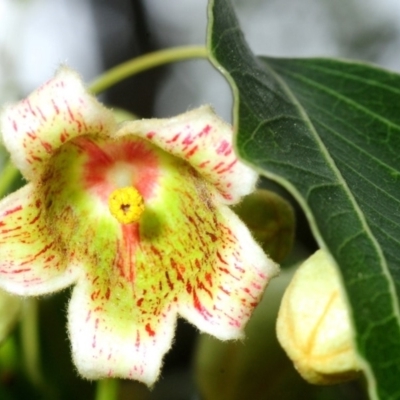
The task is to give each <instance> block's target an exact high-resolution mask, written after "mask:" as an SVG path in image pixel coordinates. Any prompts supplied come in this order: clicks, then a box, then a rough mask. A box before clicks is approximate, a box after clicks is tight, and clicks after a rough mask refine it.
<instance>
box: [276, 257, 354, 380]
mask: <svg viewBox="0 0 400 400" xmlns="http://www.w3.org/2000/svg"><path fill="white" fill-rule="evenodd" d="M277 334H278V340H279V342H280V343H281V345H282V347H283V348H284V349H285V351H286V353H287V354H288V356H289V357H290V358H291V360H292V361H293V363H294V365H295V367H296V369H297V370H298V371H299V373H300V374H301V375H302V376H303V378H304V379H306V380H307V381H308V382H310V383H313V384H333V383H337V382H341V381H345V380H349V379H352V378H355V377H356V376H357V374H358V372H359V371H360V369H361V367H360V361H359V358H358V355H357V352H356V349H355V344H354V332H353V327H352V324H351V321H350V315H349V307H348V305H347V302H346V297H345V294H344V292H343V289H342V283H341V280H340V277H339V275H338V272H337V270H336V267H335V265H334V263H333V260H332V258H331V256H330V255H329V254H328V253H327V252H324V251H322V250H319V251H317V252H316V253H315V254H314V255H313V256H311V257H310V258H309V259H308V260H307V261H306V262H304V263H303V264H302V265H301V266H300V268H299V269H298V270H297V271H296V274H295V275H294V277H293V279H292V281H291V283H290V284H289V286H288V288H287V289H286V291H285V294H284V297H283V300H282V303H281V306H280V310H279V314H278V321H277Z"/></svg>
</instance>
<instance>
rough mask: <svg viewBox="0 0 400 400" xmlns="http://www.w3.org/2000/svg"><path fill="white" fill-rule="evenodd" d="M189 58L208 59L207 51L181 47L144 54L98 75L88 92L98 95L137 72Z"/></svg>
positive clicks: (202, 48)
mask: <svg viewBox="0 0 400 400" xmlns="http://www.w3.org/2000/svg"><path fill="white" fill-rule="evenodd" d="M191 58H208V53H207V49H206V48H205V47H204V46H182V47H173V48H171V49H165V50H159V51H155V52H153V53H148V54H144V55H143V56H139V57H136V58H134V59H132V60H129V61H127V62H125V63H122V64H120V65H117V66H116V67H114V68H111V69H110V70H108V71H107V72H105V73H104V74H103V75H100V76H99V77H98V78H97V79H95V80H94V81H93V82H92V83H91V84H90V85H89V90H90V91H91V92H92V93H94V94H98V93H100V92H103V91H104V90H106V89H108V88H109V87H110V86H112V85H115V84H116V83H118V82H120V81H122V80H123V79H126V78H128V77H130V76H132V75H135V74H138V73H139V72H143V71H146V70H148V69H150V68H154V67H158V66H160V65H164V64H168V63H172V62H176V61H183V60H188V59H191Z"/></svg>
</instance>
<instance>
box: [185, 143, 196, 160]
mask: <svg viewBox="0 0 400 400" xmlns="http://www.w3.org/2000/svg"><path fill="white" fill-rule="evenodd" d="M198 149H199V146H197V145H196V146H194V147H193V148H192V149H191V150H190V151H189V152H188V153H187V154H186V157H191V156H192V155H193V154H195V153H196V151H197V150H198Z"/></svg>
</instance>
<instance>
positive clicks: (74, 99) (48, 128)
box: [1, 67, 115, 180]
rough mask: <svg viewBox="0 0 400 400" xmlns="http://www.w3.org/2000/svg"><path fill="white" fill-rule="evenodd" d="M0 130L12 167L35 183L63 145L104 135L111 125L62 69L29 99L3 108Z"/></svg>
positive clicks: (108, 117)
mask: <svg viewBox="0 0 400 400" xmlns="http://www.w3.org/2000/svg"><path fill="white" fill-rule="evenodd" d="M1 127H2V136H3V141H4V145H5V146H6V148H7V149H8V151H9V152H10V154H11V158H12V160H13V161H14V163H15V165H16V166H17V168H18V169H19V170H20V171H21V173H22V174H23V175H24V177H25V178H26V179H28V180H35V179H36V178H37V177H38V174H40V173H41V172H42V171H43V168H44V167H45V165H46V161H47V160H48V159H49V158H50V157H51V155H52V154H54V152H55V150H56V149H57V148H59V147H60V146H61V145H62V144H63V143H65V142H66V141H68V140H71V139H73V138H74V137H76V136H79V135H84V134H93V135H100V134H103V135H104V134H105V133H106V132H109V131H113V130H114V128H115V121H114V117H113V114H112V112H111V111H110V110H108V109H107V108H105V107H104V106H103V105H102V104H100V103H99V102H98V101H97V100H96V99H95V98H94V97H93V96H91V95H90V94H89V93H88V92H87V91H86V89H85V88H84V86H83V84H82V81H81V80H80V78H79V76H78V74H77V73H75V72H73V71H71V70H70V69H68V68H66V67H63V68H60V69H59V71H58V72H57V74H56V76H55V77H54V78H53V79H51V80H50V81H48V82H47V83H45V84H44V85H43V86H41V87H40V88H39V89H37V90H35V91H34V92H33V93H32V94H31V95H30V96H29V97H27V98H26V99H24V100H22V101H21V102H19V103H17V104H15V105H11V106H9V107H7V108H6V109H5V110H4V111H3V113H2V118H1Z"/></svg>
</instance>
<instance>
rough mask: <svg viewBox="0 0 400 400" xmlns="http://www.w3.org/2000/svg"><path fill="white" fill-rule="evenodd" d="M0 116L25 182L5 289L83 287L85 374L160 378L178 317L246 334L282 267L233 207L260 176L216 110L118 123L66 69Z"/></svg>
mask: <svg viewBox="0 0 400 400" xmlns="http://www.w3.org/2000/svg"><path fill="white" fill-rule="evenodd" d="M1 124H2V125H1V130H2V137H3V141H4V144H5V146H6V147H7V149H8V151H9V152H10V154H11V158H12V160H13V161H14V163H15V165H16V166H17V167H18V168H19V170H20V171H21V173H22V174H23V176H24V177H25V179H26V180H27V181H28V183H27V184H26V186H24V187H23V188H21V189H20V190H18V191H17V192H15V193H13V194H11V195H9V196H8V197H6V198H5V199H3V200H2V201H1V202H0V286H1V287H3V288H4V289H5V290H7V291H9V292H12V293H17V294H20V295H40V294H44V293H51V292H54V291H56V290H60V289H62V288H65V287H67V286H69V285H71V284H75V287H74V289H73V292H72V298H71V301H70V304H69V308H68V329H69V335H70V339H71V343H72V353H73V359H74V362H75V364H76V366H77V368H78V370H79V372H80V373H81V374H82V375H83V376H84V377H87V378H89V379H97V378H102V377H107V376H116V377H123V378H132V379H137V380H140V381H143V382H145V383H147V384H149V385H151V384H152V383H153V382H154V381H155V380H156V379H157V377H158V375H159V371H160V366H161V363H162V357H163V355H164V353H165V352H166V351H167V350H168V349H169V348H170V346H171V342H172V339H173V333H174V328H175V323H176V319H177V316H182V317H184V318H185V319H187V320H188V321H189V322H191V323H193V324H194V325H195V326H197V327H198V328H199V329H200V330H201V331H204V332H207V333H209V334H211V335H214V336H216V337H218V338H220V339H223V340H225V339H235V338H240V337H242V335H243V327H244V324H245V323H246V321H247V320H248V318H249V316H250V314H251V311H252V310H253V308H254V307H255V306H256V305H257V303H258V302H259V300H260V297H261V294H262V292H263V289H264V287H265V285H266V284H267V282H268V280H269V279H270V278H271V277H272V276H273V275H275V273H276V271H277V267H276V266H275V264H274V263H273V262H272V261H271V260H270V259H269V258H268V257H267V256H266V255H264V253H263V252H262V250H261V249H260V247H259V246H258V245H257V244H256V243H255V242H254V240H253V239H252V237H251V235H250V234H249V232H248V230H247V228H246V227H245V226H244V224H243V223H242V222H241V221H240V220H239V219H238V217H237V216H236V215H235V214H234V213H233V212H232V211H231V210H230V208H229V207H228V205H230V204H234V203H236V202H238V201H239V200H240V198H241V197H242V196H243V195H245V194H247V193H249V192H251V191H252V190H253V189H254V186H255V182H256V178H257V176H256V174H255V173H254V172H253V171H252V170H251V169H249V168H248V167H246V166H244V165H243V164H241V163H240V162H239V161H238V160H237V158H236V156H235V154H234V152H233V149H232V130H231V128H230V127H229V126H228V125H227V124H225V123H224V122H223V121H221V120H220V119H218V117H217V116H216V115H215V114H214V113H213V111H212V110H211V109H210V108H209V107H207V106H204V107H200V108H199V109H196V110H193V111H189V112H186V113H185V114H182V115H179V116H177V117H175V118H170V119H150V120H137V121H131V122H125V123H123V124H121V125H117V123H116V122H115V119H114V116H113V114H112V112H111V111H110V110H108V109H106V108H105V107H104V106H103V105H101V104H100V103H98V102H97V100H96V99H95V98H94V97H92V96H91V95H90V94H88V93H87V92H86V90H85V89H84V87H83V85H82V83H81V81H80V78H79V77H78V76H77V75H76V73H74V72H72V71H70V70H68V69H67V68H61V69H60V70H59V71H58V73H57V74H56V76H55V78H54V79H52V80H50V81H49V82H47V83H46V84H45V85H43V86H42V87H41V88H39V89H38V90H36V91H35V92H34V93H32V94H31V95H30V96H29V97H28V98H27V99H25V100H23V101H21V102H20V103H18V104H16V105H14V106H10V107H8V108H6V109H5V110H4V112H3V114H2V117H1Z"/></svg>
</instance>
